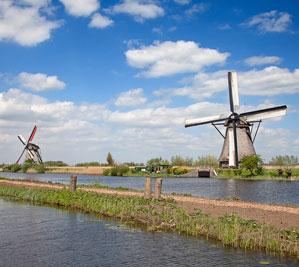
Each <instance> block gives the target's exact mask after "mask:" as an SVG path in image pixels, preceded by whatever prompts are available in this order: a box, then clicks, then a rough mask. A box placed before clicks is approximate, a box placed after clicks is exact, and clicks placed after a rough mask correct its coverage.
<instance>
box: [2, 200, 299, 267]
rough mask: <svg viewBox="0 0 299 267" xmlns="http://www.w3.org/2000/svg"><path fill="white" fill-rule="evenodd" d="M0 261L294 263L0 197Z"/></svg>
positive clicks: (206, 264)
mask: <svg viewBox="0 0 299 267" xmlns="http://www.w3.org/2000/svg"><path fill="white" fill-rule="evenodd" d="M0 251H1V253H0V266H7V267H9V266H130V267H131V266H132V267H134V266H144V267H146V266H157V267H158V266H166V267H167V266H172V267H175V266H202V267H209V266H234V267H238V266H242V267H244V266H262V263H263V262H266V263H269V265H268V266H289V267H292V266H298V262H296V260H295V259H293V258H279V257H272V256H267V255H265V254H264V253H261V252H246V253H245V252H244V251H242V250H239V249H228V248H223V247H222V245H221V244H219V243H215V242H207V241H205V240H203V239H195V238H188V237H185V236H179V235H176V234H171V233H149V232H145V231H142V230H139V229H131V228H128V227H126V226H123V225H120V224H118V223H115V222H112V221H110V220H102V219H99V218H96V217H92V216H87V215H84V214H81V213H78V212H69V211H66V210H60V209H54V208H48V207H40V206H32V205H28V204H21V203H16V202H8V201H4V200H1V199H0Z"/></svg>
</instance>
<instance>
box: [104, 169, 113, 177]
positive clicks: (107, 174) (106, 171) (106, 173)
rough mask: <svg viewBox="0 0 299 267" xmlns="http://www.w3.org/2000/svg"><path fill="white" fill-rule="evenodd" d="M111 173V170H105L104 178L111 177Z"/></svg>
mask: <svg viewBox="0 0 299 267" xmlns="http://www.w3.org/2000/svg"><path fill="white" fill-rule="evenodd" d="M110 171H111V169H105V170H104V171H103V175H104V176H110Z"/></svg>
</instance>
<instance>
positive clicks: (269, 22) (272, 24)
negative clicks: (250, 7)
mask: <svg viewBox="0 0 299 267" xmlns="http://www.w3.org/2000/svg"><path fill="white" fill-rule="evenodd" d="M291 21H292V19H291V15H290V14H288V13H287V12H278V11H277V10H272V11H269V12H265V13H261V14H258V15H255V16H253V17H251V18H250V19H248V20H247V21H245V22H244V23H243V25H245V26H246V27H257V28H258V30H259V31H260V32H261V33H266V32H285V31H287V30H288V27H289V25H290V24H291Z"/></svg>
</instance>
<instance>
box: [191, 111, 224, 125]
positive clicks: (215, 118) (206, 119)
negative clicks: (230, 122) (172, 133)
mask: <svg viewBox="0 0 299 267" xmlns="http://www.w3.org/2000/svg"><path fill="white" fill-rule="evenodd" d="M227 117H228V116H227V115H224V114H221V115H216V116H210V117H204V118H199V119H190V120H186V122H185V127H186V128H187V127H192V126H197V125H202V124H208V123H213V122H219V121H225V120H226V119H227Z"/></svg>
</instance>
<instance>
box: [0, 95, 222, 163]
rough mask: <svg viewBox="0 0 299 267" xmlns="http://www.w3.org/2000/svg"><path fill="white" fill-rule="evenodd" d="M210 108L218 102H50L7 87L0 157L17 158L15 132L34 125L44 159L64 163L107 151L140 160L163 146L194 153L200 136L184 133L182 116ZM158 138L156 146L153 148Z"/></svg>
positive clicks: (0, 118)
mask: <svg viewBox="0 0 299 267" xmlns="http://www.w3.org/2000/svg"><path fill="white" fill-rule="evenodd" d="M208 106H211V107H213V108H214V110H215V111H220V110H221V109H222V105H221V104H220V105H219V104H213V103H208V102H206V103H198V104H195V105H191V106H187V107H178V108H168V107H156V108H148V107H145V108H143V109H141V108H137V109H132V110H130V111H126V112H121V111H119V110H111V109H109V108H108V107H106V106H104V105H101V104H97V103H95V104H93V103H85V104H75V103H73V102H71V101H49V100H47V99H46V98H43V97H40V96H37V95H34V94H31V93H26V92H24V91H21V90H19V89H10V90H8V91H7V92H2V93H0V130H1V136H2V137H3V138H2V139H0V147H1V148H2V149H7V151H9V153H8V154H6V155H5V156H4V154H3V153H2V154H0V161H7V160H11V161H14V160H15V158H16V156H17V154H18V153H19V151H18V150H19V149H20V147H19V144H18V142H17V135H18V134H19V133H23V134H26V133H27V132H28V133H29V132H30V130H31V129H32V127H33V125H34V124H37V125H38V126H39V132H38V136H37V139H36V141H37V143H38V144H39V145H40V146H41V149H42V153H43V156H44V159H45V160H49V159H57V155H58V154H59V156H60V159H62V160H65V161H68V162H70V161H71V162H78V161H88V160H95V159H98V160H103V161H105V157H106V155H107V152H108V151H111V152H112V153H113V155H114V156H115V155H118V156H119V157H117V156H115V157H116V158H119V159H122V160H124V161H128V160H135V161H139V160H141V159H142V160H146V159H147V158H148V157H149V155H150V154H152V155H154V154H160V151H164V152H163V153H165V150H166V151H167V153H166V154H167V155H166V154H165V156H169V155H168V153H172V152H171V151H173V153H174V154H175V153H177V151H178V149H183V148H184V149H186V148H187V147H190V149H191V150H192V147H193V150H192V151H193V152H194V151H195V150H194V145H195V144H198V145H199V143H200V139H199V137H198V136H196V137H194V136H192V135H191V134H190V133H187V132H185V131H184V128H183V122H184V120H185V118H186V117H190V116H195V115H205V114H206V112H207V107H208ZM4 137H5V138H4ZM158 141H159V146H156V144H157V142H158ZM190 141H192V146H190V143H189V142H190ZM178 146H181V148H178ZM8 147H9V148H10V149H8ZM141 147H142V148H143V149H142V150H141V149H140V148H141ZM201 147H202V148H203V147H204V148H207V147H205V146H201ZM196 152H197V151H196ZM161 155H162V156H163V154H161ZM99 157H101V158H100V159H99Z"/></svg>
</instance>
